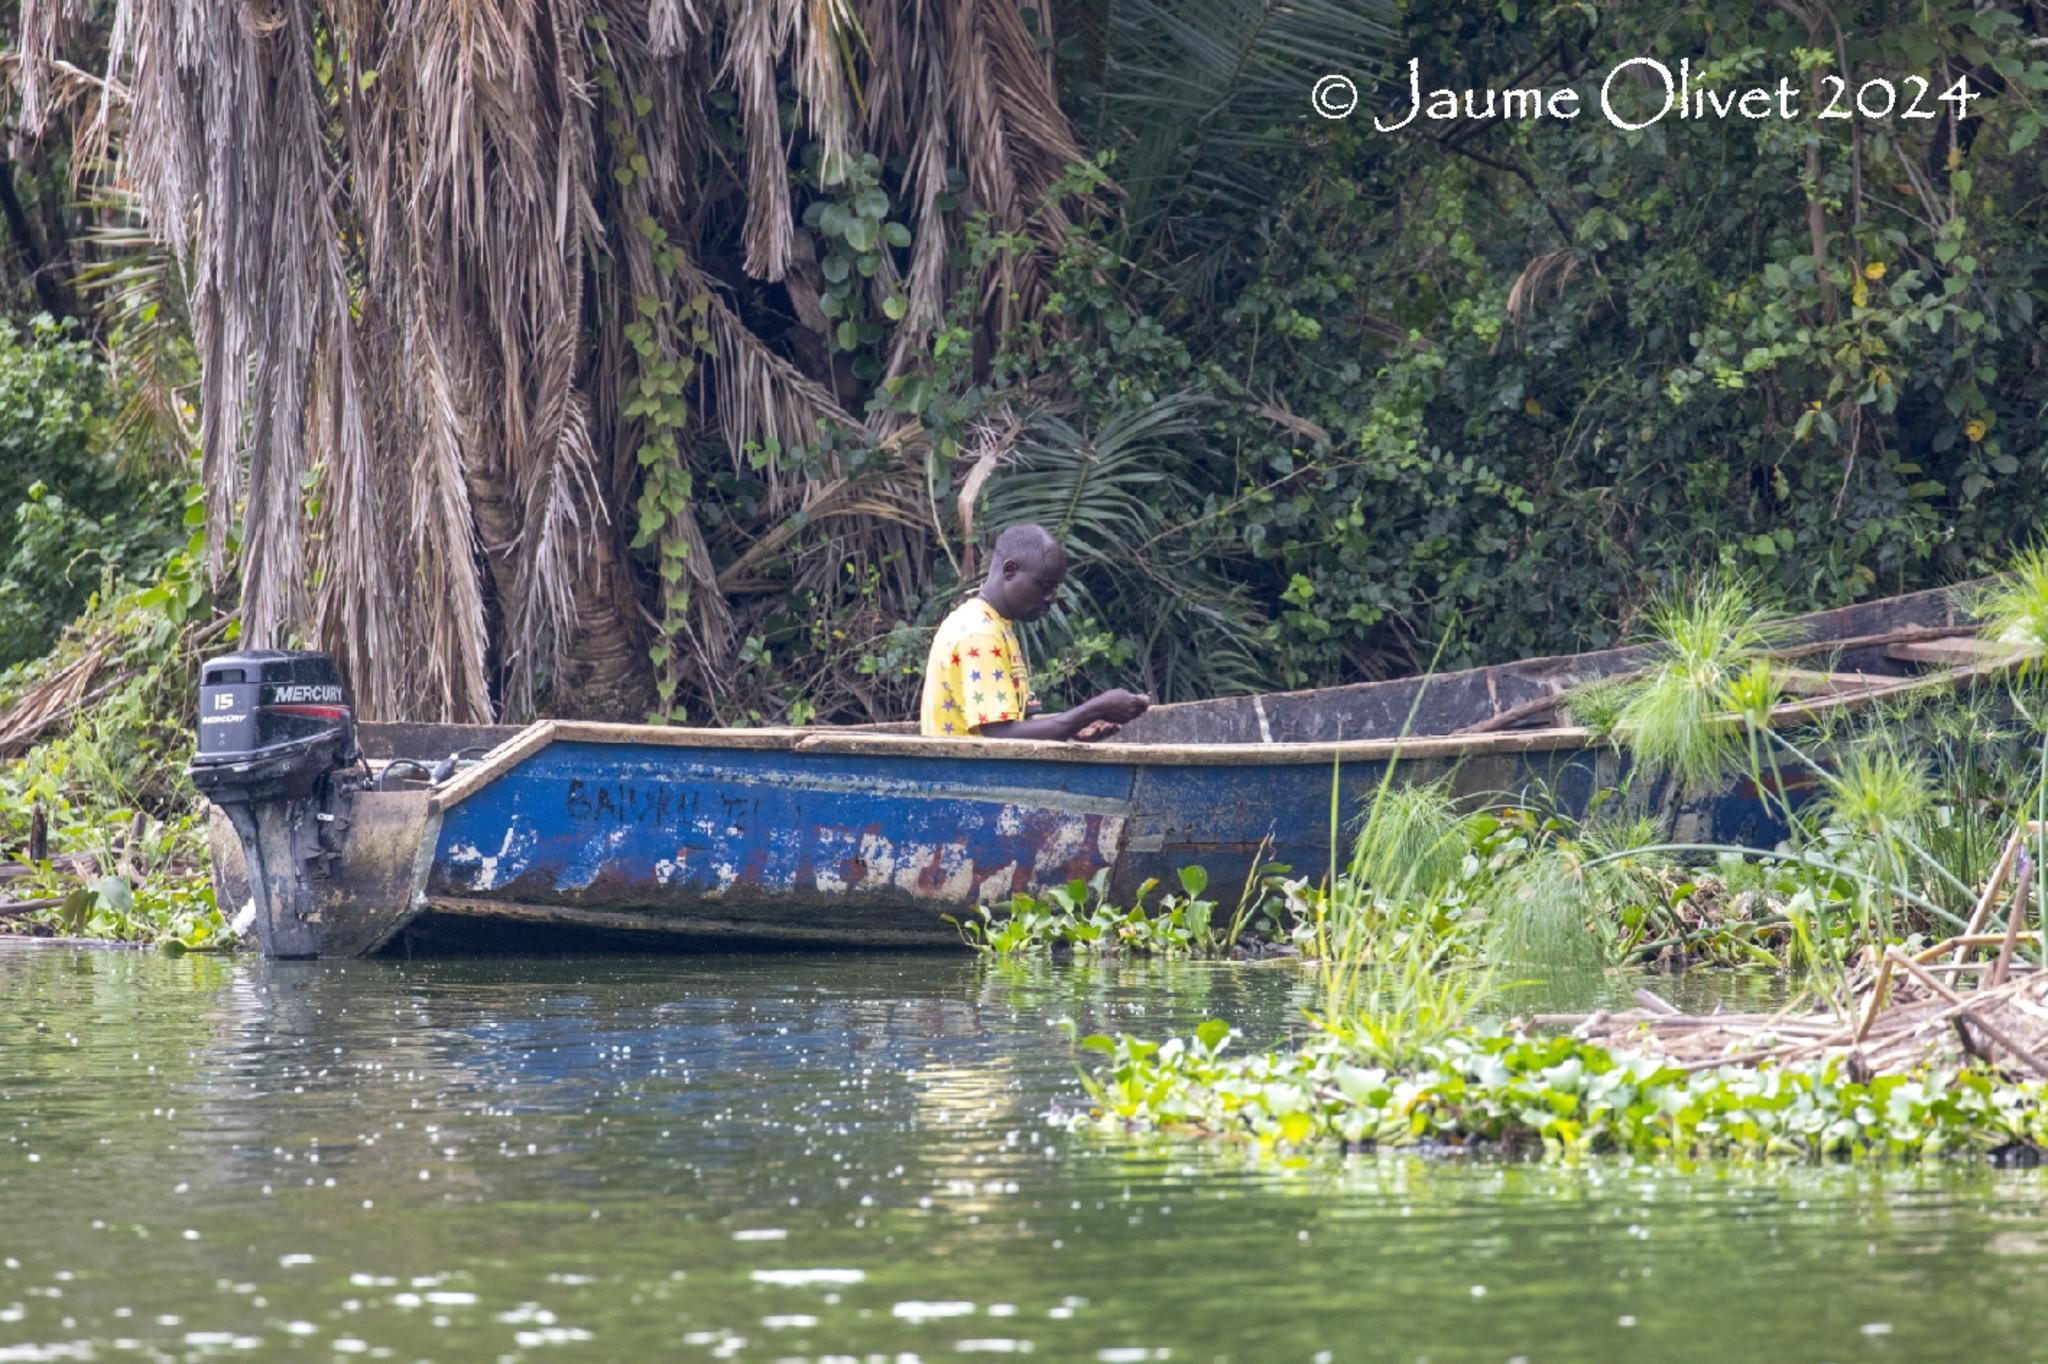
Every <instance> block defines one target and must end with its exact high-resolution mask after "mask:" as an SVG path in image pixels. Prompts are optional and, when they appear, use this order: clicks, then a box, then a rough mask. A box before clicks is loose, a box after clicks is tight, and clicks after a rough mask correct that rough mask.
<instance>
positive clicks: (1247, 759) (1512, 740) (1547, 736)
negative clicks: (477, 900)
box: [430, 653, 2027, 813]
mask: <svg viewBox="0 0 2048 1364" xmlns="http://www.w3.org/2000/svg"><path fill="white" fill-rule="evenodd" d="M2024 657H2027V655H2025V654H2023V653H2015V654H2012V655H2009V656H2004V657H1997V658H1987V659H1985V660H1983V661H1981V662H1977V663H1971V664H1965V665H1962V666H1958V667H1954V668H1946V669H1942V670H1940V671H1937V672H1929V673H1922V674H1920V675H1918V676H1913V677H1902V678H1898V679H1896V680H1893V681H1890V682H1888V683H1886V684H1883V685H1879V686H1874V687H1865V688H1859V689H1857V690H1854V691H1846V692H1836V693H1833V694H1830V695H1825V696H1813V697H1801V698H1796V699H1793V700H1789V701H1784V702H1781V703H1780V704H1779V705H1778V706H1776V707H1775V708H1774V709H1773V710H1772V711H1771V716H1770V720H1771V727H1772V728H1774V729H1775V728H1778V727H1779V726H1781V725H1791V724H1798V723H1800V722H1801V721H1803V720H1808V719H1812V718H1814V717H1816V716H1820V715H1825V714H1829V713H1832V712H1835V711H1841V710H1851V709H1856V708H1860V707H1862V706H1866V705H1868V704H1870V703H1871V702H1873V701H1877V700H1880V699H1883V698H1886V697H1891V696H1899V695H1903V694H1906V693H1910V692H1914V691H1921V690H1933V689H1937V688H1940V687H1946V686H1951V685H1954V684H1956V683H1958V682H1965V681H1971V680H1974V679H1976V678H1978V677H1986V676H1992V675H1995V674H1997V673H2000V672H2003V671H2004V670H2006V669H2007V668H2009V667H2012V666H2014V665H2015V664H2016V663H2018V662H2019V661H2021V659H2022V658H2024ZM1720 720H1721V723H1724V724H1728V725H1733V724H1736V723H1738V720H1737V717H1736V716H1734V715H1732V714H1730V715H1725V716H1723V717H1720ZM556 743H593V744H619V745H625V744H637V745H642V746H647V747H657V748H709V749H729V750H735V751H741V750H753V751H764V750H765V751H774V752H787V753H798V754H812V753H816V754H827V755H847V756H856V757H889V758H950V759H973V760H976V761H995V762H1060V763H1075V762H1080V763H1120V764H1124V765H1126V766H1131V767H1252V766H1281V767H1285V766H1306V765H1309V764H1326V763H1335V764H1341V763H1344V762H1347V761H1348V762H1374V761H1396V760H1408V761H1413V760H1417V759H1430V758H1447V757H1448V758H1462V757H1469V756H1474V755H1479V754H1490V753H1536V752H1544V751H1549V750H1555V749H1560V748H1611V747H1613V746H1614V744H1615V741H1614V738H1613V736H1612V735H1608V734H1601V733H1596V732H1595V731H1593V730H1590V729H1587V728H1585V727H1584V726H1581V725H1556V726H1550V727H1546V728H1542V729H1525V730H1499V731H1495V732H1493V733H1487V734H1464V735H1430V734H1419V735H1412V736H1407V737H1398V738H1392V739H1339V740H1325V741H1315V742H1281V743H1222V744H1190V743H1180V744H1140V743H1131V744H1120V743H1088V744H1084V743H1077V742H1075V741H1073V740H1052V739H983V738H973V737H961V738H930V737H926V736H924V735H920V734H876V733H839V732H834V731H832V730H830V729H818V728H801V729H798V728H776V729H696V728H685V727H681V726H674V725H633V724H610V723H602V722H596V721H584V720H539V721H536V722H534V723H533V724H531V725H529V726H527V727H526V728H525V729H524V730H522V731H520V733H519V734H518V735H517V736H516V737H514V738H512V739H510V740H507V741H506V742H505V743H503V744H500V745H499V746H498V747H496V748H494V749H492V750H491V751H490V752H488V753H486V754H485V755H484V756H483V758H482V759H480V760H479V761H478V763H477V765H476V766H474V767H471V768H468V769H465V770H464V771H462V772H460V773H458V774H457V775H456V776H455V777H453V778H451V779H450V780H449V781H448V782H447V783H445V784H444V785H442V786H440V787H438V788H436V789H435V790H434V791H433V793H432V795H431V798H430V806H431V808H432V809H433V810H434V811H435V812H437V813H438V812H442V811H446V810H449V809H451V808H453V807H454V806H455V805H457V804H460V803H461V802H462V801H464V800H466V799H468V798H469V797H470V796H471V795H473V794H475V793H476V792H477V791H479V790H481V789H483V788H484V787H485V786H488V785H490V784H491V783H493V782H495V781H497V780H498V778H500V777H502V776H504V775H505V774H506V773H507V772H509V771H511V770H512V769H513V768H514V767H517V766H518V765H519V764H520V763H521V762H523V761H524V760H525V759H526V758H528V757H531V756H532V755H533V754H535V753H538V752H540V751H541V750H543V749H545V748H548V747H549V746H551V745H553V744H556Z"/></svg>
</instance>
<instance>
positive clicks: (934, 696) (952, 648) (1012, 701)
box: [918, 525, 1152, 743]
mask: <svg viewBox="0 0 2048 1364" xmlns="http://www.w3.org/2000/svg"><path fill="white" fill-rule="evenodd" d="M1066 576H1067V553H1066V551H1065V550H1063V549H1061V548H1060V545H1059V541H1057V540H1055V539H1053V538H1052V533H1051V532H1050V531H1048V530H1046V528H1045V527H1044V526H1035V525H1023V526H1011V527H1010V528H1009V529H1008V530H1005V531H1004V532H1003V533H1002V534H1001V535H999V536H997V537H996V544H995V551H994V553H993V554H991V555H990V557H989V565H988V578H987V579H986V580H985V581H984V582H983V583H982V585H981V591H980V592H979V593H977V594H976V595H974V596H972V597H970V598H968V599H967V600H966V601H964V602H962V603H961V604H960V605H959V606H958V607H956V608H954V611H953V614H952V615H950V616H947V617H946V619H945V621H944V623H942V624H941V625H940V626H939V633H938V635H937V637H935V638H934V639H933V640H932V651H931V656H930V657H929V658H927V659H926V660H925V665H924V702H923V704H922V706H921V707H920V708H919V711H918V727H919V729H920V730H921V731H922V732H923V733H925V734H927V735H930V736H933V737H936V738H944V737H946V736H948V735H952V736H954V737H962V736H968V735H972V736H977V737H980V738H984V739H1078V740H1080V741H1082V742H1083V743H1094V742H1097V741H1099V740H1102V739H1107V738H1108V737H1109V736H1110V735H1112V734H1114V733H1116V732H1117V730H1118V729H1120V728H1121V727H1122V726H1124V725H1126V724H1128V723H1129V722H1130V721H1132V720H1135V719H1137V718H1138V716H1140V715H1142V714H1144V713H1145V708H1146V707H1147V706H1149V705H1151V704H1152V698H1151V697H1149V696H1144V695H1141V694H1138V693H1134V692H1128V691H1125V690H1123V689H1122V688H1120V687H1117V688H1112V689H1110V690H1109V691H1106V692H1102V693H1100V694H1099V695H1095V696H1091V697H1089V698H1088V699H1087V700H1086V701H1083V702H1082V703H1081V704H1080V705H1078V706H1075V707H1074V708H1073V709H1072V710H1063V711H1061V712H1060V713H1059V714H1057V715H1046V714H1043V713H1041V712H1040V709H1039V706H1038V701H1037V699H1036V698H1035V697H1033V696H1032V694H1031V679H1030V675H1029V673H1028V672H1027V671H1026V670H1025V667H1024V651H1023V649H1022V648H1021V647H1020V646H1019V644H1018V641H1017V627H1016V625H1015V622H1017V621H1020V620H1038V619H1039V618H1040V617H1042V616H1044V615H1045V613H1046V612H1047V611H1049V610H1051V609H1052V599H1053V594H1054V593H1056V592H1058V591H1059V586H1060V581H1061V580H1062V579H1064V578H1065V577H1066Z"/></svg>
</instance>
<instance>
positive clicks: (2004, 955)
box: [1984, 851, 2034, 989]
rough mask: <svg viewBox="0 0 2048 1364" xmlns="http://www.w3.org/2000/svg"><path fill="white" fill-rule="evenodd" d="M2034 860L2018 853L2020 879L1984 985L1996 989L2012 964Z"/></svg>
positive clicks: (2032, 878)
mask: <svg viewBox="0 0 2048 1364" xmlns="http://www.w3.org/2000/svg"><path fill="white" fill-rule="evenodd" d="M2033 882H2034V860H2033V859H2032V858H2030V857H2028V856H2027V855H2026V853H2025V852H2024V851H2022V852H2021V853H2020V879H2019V882H2018V884H2016V885H2015V886H2014V887H2013V892H2012V911H2011V912H2010V913H2008V914H2007V915H2006V916H2005V941H2004V942H2002V943H2000V944H1999V945H1998V964H1997V965H1996V966H1993V967H1992V968H1991V978H1990V979H1989V980H1987V981H1985V982H1984V984H1985V985H1986V987H1988V988H1991V989H1996V988H1997V987H1998V986H2000V985H2003V984H2004V983H2005V973H2006V970H2007V968H2008V967H2010V966H2011V965H2012V950H2013V948H2014V946H2015V945H2017V944H2018V942H2019V940H2020V919H2021V917H2022V916H2024V915H2025V914H2026V912H2027V892H2028V890H2030V889H2031V888H2032V887H2033Z"/></svg>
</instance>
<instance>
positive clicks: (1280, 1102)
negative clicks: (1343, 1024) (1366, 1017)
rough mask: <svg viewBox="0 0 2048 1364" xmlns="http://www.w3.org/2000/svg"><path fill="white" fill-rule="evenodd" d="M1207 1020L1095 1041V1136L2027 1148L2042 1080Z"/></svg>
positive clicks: (2035, 1145)
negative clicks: (1156, 1036) (1263, 1047)
mask: <svg viewBox="0 0 2048 1364" xmlns="http://www.w3.org/2000/svg"><path fill="white" fill-rule="evenodd" d="M1233 1036H1234V1035H1233V1034H1232V1032H1231V1030H1230V1028H1229V1027H1228V1026H1227V1025H1225V1024H1223V1023H1222V1022H1220V1021H1212V1022H1210V1023H1206V1024H1204V1025H1203V1026H1202V1028H1200V1029H1199V1030H1197V1032H1196V1033H1195V1035H1194V1036H1192V1037H1188V1038H1173V1039H1170V1040H1168V1041H1166V1042H1164V1043H1155V1042H1148V1041H1144V1040H1142V1039H1137V1038H1131V1037H1114V1038H1112V1037H1107V1036H1094V1037H1089V1038H1086V1039H1084V1040H1083V1041H1082V1042H1081V1044H1080V1045H1081V1046H1082V1048H1083V1049H1085V1050H1087V1051H1091V1052H1096V1053H1099V1054H1100V1055H1101V1057H1102V1058H1103V1059H1102V1062H1101V1064H1100V1065H1099V1066H1098V1067H1097V1068H1096V1069H1095V1070H1093V1071H1092V1072H1088V1073H1086V1074H1084V1076H1083V1085H1084V1087H1085V1088H1086V1090H1087V1093H1088V1097H1089V1100H1090V1106H1089V1108H1088V1109H1087V1110H1086V1111H1084V1112H1082V1113H1079V1114H1076V1115H1074V1116H1073V1117H1072V1118H1070V1119H1069V1120H1068V1124H1069V1126H1070V1127H1071V1128H1072V1129H1073V1130H1076V1131H1082V1132H1092V1133H1098V1134H1124V1133H1131V1132H1164V1133H1174V1134H1180V1135H1186V1136H1202V1137H1212V1138H1224V1139H1228V1140H1232V1141H1237V1142H1242V1143H1245V1144H1248V1145H1249V1146H1251V1147H1252V1148H1253V1149H1255V1150H1258V1151H1261V1152H1267V1153H1279V1154H1286V1153H1288V1152H1290V1151H1293V1152H1300V1151H1305V1150H1308V1149H1311V1148H1315V1147H1318V1146H1320V1147H1324V1148H1326V1149H1337V1150H1345V1151H1359V1150H1373V1149H1379V1148H1413V1147H1421V1148H1425V1149H1427V1148H1432V1147H1434V1148H1454V1149H1462V1150H1466V1151H1474V1152H1485V1153H1492V1154H1498V1155H1503V1156H1540V1157H1542V1158H1546V1159H1565V1160H1569V1159H1574V1158H1577V1157H1580V1156H1584V1155H1590V1154H1603V1153H1625V1154H1629V1155H1635V1156H1641V1157H1651V1158H1673V1159H1692V1158H1700V1157H1731V1158H1736V1159H1762V1158H1771V1157H1782V1158H1792V1159H1809V1160H1810V1159H1818V1158H1822V1157H1830V1156H1834V1157H1841V1156H1848V1157H1858V1158H1876V1159H1887V1158H1889V1159H1914V1158H1926V1157H1934V1156H1941V1155H1951V1154H1970V1155H1978V1156H1982V1155H1986V1154H1998V1155H2016V1154H2022V1153H2024V1154H2025V1155H2027V1156H2035V1157H2037V1156H2038V1155H2039V1153H2040V1152H2041V1151H2042V1150H2043V1149H2044V1148H2048V1086H2044V1085H2043V1084H2041V1083H2028V1084H2011V1083H2008V1082H2005V1081H2003V1080H2001V1079H1999V1078H1998V1077H1997V1076H1995V1075H1993V1074H1991V1073H1990V1072H1988V1071H1985V1070H1981V1069H1977V1068H1974V1067H1967V1066H1966V1067H1932V1068H1927V1069H1924V1070H1922V1071H1920V1072H1919V1073H1916V1074H1911V1075H1882V1076H1877V1077H1875V1078H1872V1079H1870V1080H1868V1081H1867V1082H1862V1081H1857V1080H1854V1079H1852V1078H1850V1076H1849V1075H1848V1073H1847V1070H1846V1068H1845V1067H1843V1066H1842V1065H1841V1064H1840V1063H1839V1062H1836V1061H1828V1062H1824V1063H1814V1064H1811V1065H1807V1066H1800V1067H1786V1068H1782V1069H1781V1068H1771V1067H1767V1068H1762V1069H1758V1068H1753V1067H1747V1066H1742V1065H1733V1064H1731V1065H1726V1066H1717V1067H1710V1068H1691V1069H1689V1068H1685V1067H1681V1066H1678V1065H1676V1064H1674V1063H1672V1062H1670V1061H1667V1060H1665V1059H1663V1058H1661V1057H1658V1056H1656V1055H1653V1054H1619V1053H1615V1052H1612V1051H1609V1050H1608V1049H1606V1048H1604V1047H1600V1046H1596V1045H1594V1044H1592V1043H1588V1042H1582V1041H1577V1040H1575V1039H1573V1038H1569V1037H1535V1036H1529V1035H1525V1034H1522V1033H1515V1032H1506V1031H1501V1030H1498V1029H1482V1028H1463V1029H1457V1030H1454V1031H1451V1032H1449V1033H1446V1034H1445V1035H1443V1036H1441V1037H1438V1038H1434V1039H1431V1040H1430V1041H1428V1042H1427V1043H1425V1044H1423V1045H1422V1046H1420V1047H1418V1048H1417V1049H1415V1050H1414V1051H1413V1052H1412V1053H1410V1054H1409V1055H1407V1056H1406V1057H1404V1058H1403V1060H1402V1062H1401V1063H1398V1064H1391V1065H1390V1064H1388V1063H1386V1062H1384V1061H1383V1060H1381V1059H1379V1058H1377V1057H1375V1056H1373V1055H1371V1054H1370V1053H1369V1052H1366V1051H1364V1050H1362V1049H1360V1048H1358V1047H1357V1046H1355V1045H1353V1044H1351V1043H1350V1042H1349V1041H1348V1040H1347V1039H1343V1038H1338V1037H1334V1036H1323V1037H1319V1038H1315V1039H1313V1040H1311V1041H1310V1043H1309V1044H1308V1045H1306V1046H1304V1047H1302V1048H1300V1049H1298V1050H1293V1051H1279V1052H1264V1053H1257V1054H1250V1055H1227V1054H1226V1051H1227V1048H1228V1046H1229V1043H1230V1042H1231V1040H1232V1038H1233Z"/></svg>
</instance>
